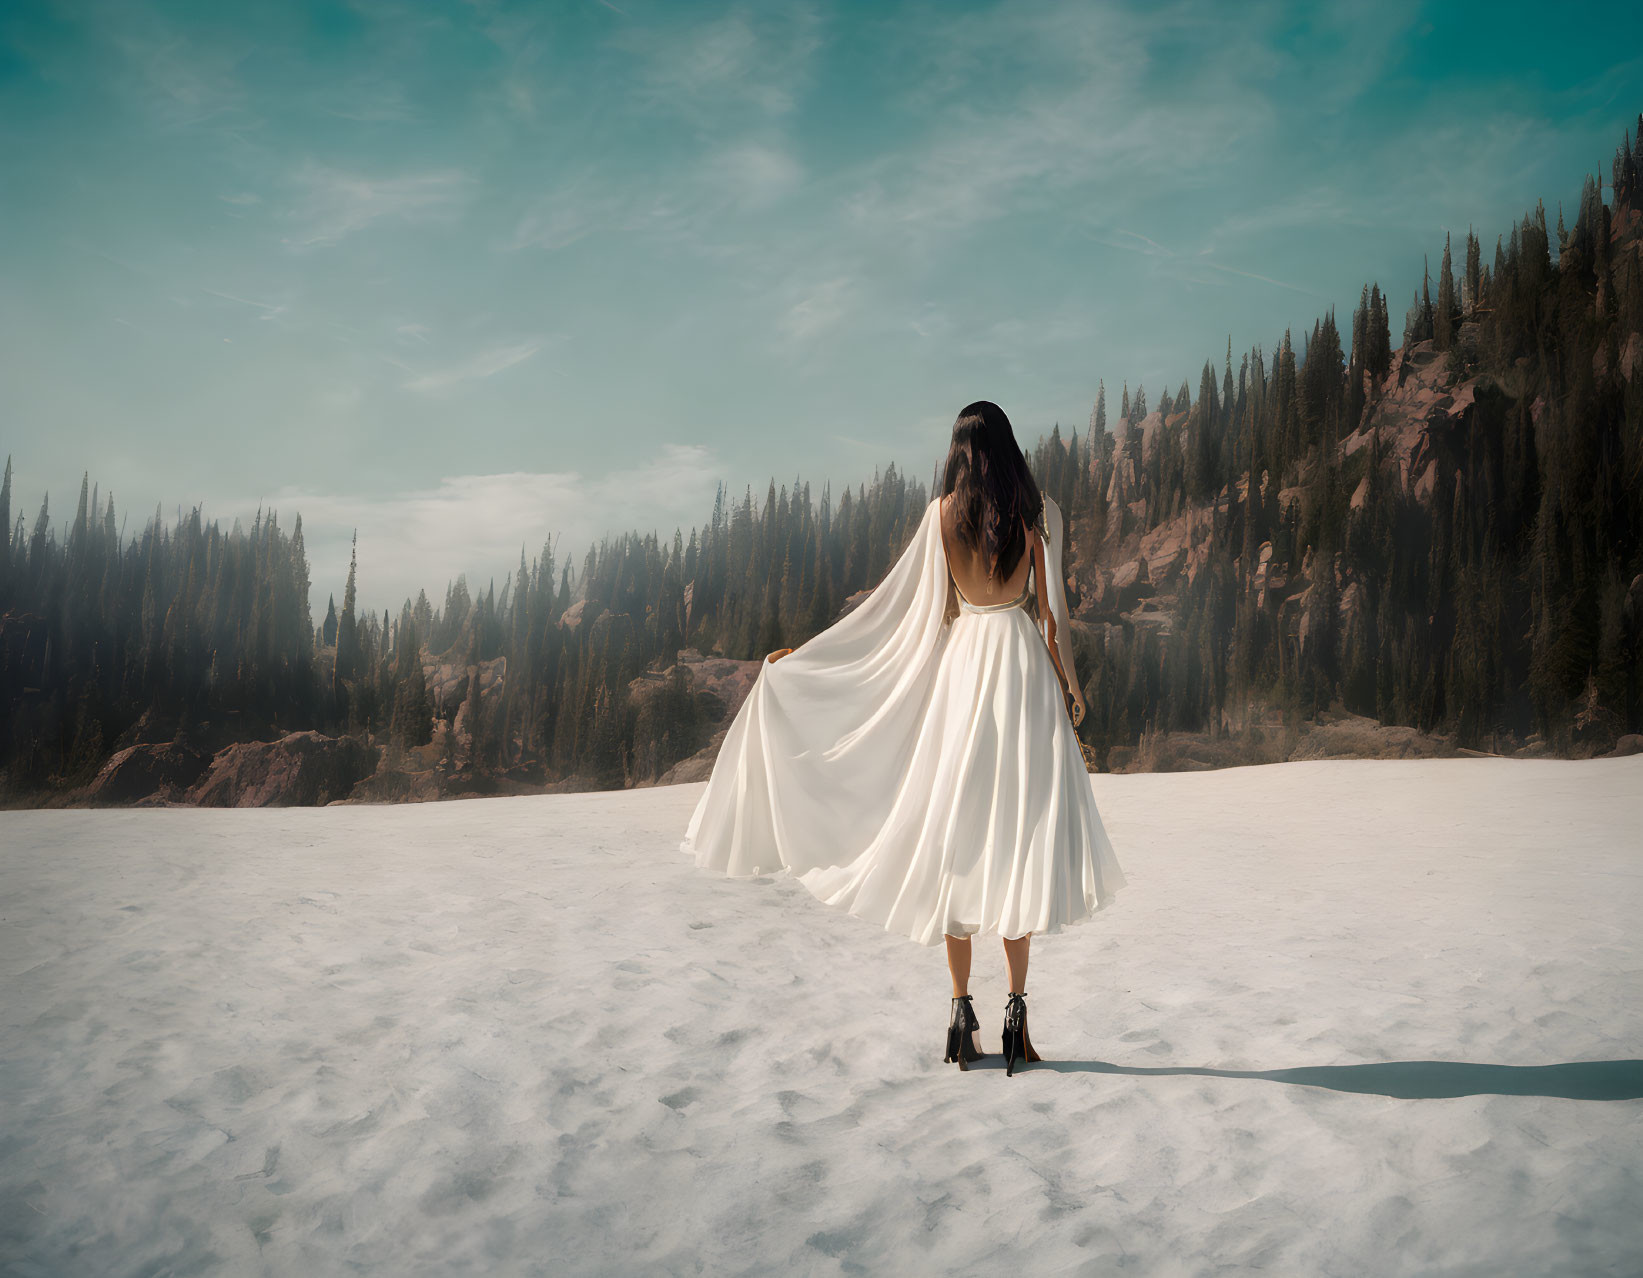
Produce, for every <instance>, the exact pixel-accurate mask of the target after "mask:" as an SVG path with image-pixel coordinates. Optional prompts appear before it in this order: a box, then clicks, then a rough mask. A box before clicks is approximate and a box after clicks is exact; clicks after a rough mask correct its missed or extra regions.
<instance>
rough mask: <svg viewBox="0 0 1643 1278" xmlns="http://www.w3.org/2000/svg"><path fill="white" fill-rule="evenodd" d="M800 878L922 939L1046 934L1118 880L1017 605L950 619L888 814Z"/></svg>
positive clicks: (1053, 692) (1047, 673) (1046, 672)
mask: <svg viewBox="0 0 1643 1278" xmlns="http://www.w3.org/2000/svg"><path fill="white" fill-rule="evenodd" d="M799 881H800V882H802V883H803V884H804V885H805V887H806V888H808V889H809V890H810V891H811V892H812V893H814V894H815V895H816V896H817V897H818V898H819V899H820V900H822V901H824V902H826V903H827V904H829V905H834V906H839V907H841V908H843V909H845V910H847V911H849V912H850V913H851V914H854V915H856V916H857V917H858V918H862V919H867V920H870V921H871V922H874V923H877V924H879V925H880V926H882V927H884V928H886V929H888V930H890V931H895V932H900V933H903V934H905V935H907V936H909V937H911V938H912V939H913V940H914V941H917V942H919V943H921V944H924V945H938V944H940V943H941V942H942V937H943V935H944V934H945V935H951V936H968V935H972V934H975V933H978V932H979V933H987V932H996V933H998V934H999V935H1000V936H1004V937H1010V938H1016V937H1020V936H1023V935H1025V934H1027V933H1029V932H1038V933H1055V932H1059V931H1060V930H1061V929H1062V928H1063V927H1064V926H1066V925H1067V924H1069V923H1075V922H1078V921H1080V920H1082V919H1085V918H1088V917H1089V916H1090V915H1092V914H1094V913H1095V912H1096V911H1098V910H1100V909H1101V908H1102V907H1104V906H1105V905H1107V904H1108V903H1109V902H1110V901H1111V900H1112V897H1113V893H1115V892H1116V891H1117V890H1118V889H1119V888H1120V887H1122V886H1123V885H1124V882H1125V879H1124V873H1123V871H1122V870H1121V869H1120V868H1119V865H1118V858H1117V856H1116V855H1115V853H1114V851H1113V847H1112V843H1111V841H1110V840H1109V839H1108V838H1107V831H1106V827H1105V826H1104V825H1103V824H1102V821H1101V814H1100V812H1099V811H1098V810H1097V808H1096V804H1095V794H1094V791H1093V790H1092V788H1091V786H1090V779H1089V772H1088V771H1087V770H1086V768H1085V766H1084V759H1083V756H1082V755H1081V754H1080V752H1079V749H1078V737H1077V734H1076V732H1075V731H1074V729H1073V726H1072V722H1071V720H1070V719H1069V718H1068V717H1067V712H1066V710H1065V709H1064V708H1063V705H1062V696H1061V685H1060V681H1059V680H1058V679H1057V677H1056V673H1055V668H1054V666H1053V665H1052V664H1051V662H1050V654H1049V650H1048V649H1047V648H1046V647H1045V646H1044V639H1043V637H1042V636H1041V635H1040V634H1039V632H1038V630H1037V628H1036V627H1035V626H1034V624H1033V620H1032V618H1031V617H1030V616H1029V615H1028V614H1027V613H1026V612H1024V611H1023V610H1022V609H1021V608H1019V607H1012V608H1005V609H1002V610H1000V611H995V612H971V611H968V610H964V611H961V612H960V613H959V614H958V616H956V617H955V618H954V619H953V621H952V623H951V633H950V634H949V635H948V637H947V642H946V644H945V647H944V650H943V652H942V656H941V662H940V666H939V668H938V670H937V673H936V677H935V683H934V687H933V690H932V694H931V699H930V704H929V707H928V710H927V712H926V715H925V718H924V723H923V727H922V729H921V731H920V732H919V735H918V736H917V738H916V739H915V741H914V745H913V752H912V757H911V759H910V760H909V762H908V764H907V774H906V778H905V781H904V784H902V786H901V787H900V789H899V791H898V793H897V797H896V801H895V804H894V806H893V807H892V808H891V811H890V815H889V819H888V820H887V821H886V822H885V823H884V825H883V826H882V827H881V828H880V829H879V831H878V832H877V834H876V835H875V836H874V837H873V838H872V840H871V841H870V842H869V843H868V844H867V845H866V846H865V847H863V848H862V849H861V850H860V852H859V853H858V854H857V855H856V856H855V857H853V858H852V859H850V860H848V861H846V862H844V863H843V864H839V865H831V866H819V867H816V868H813V869H811V870H808V871H807V872H805V873H803V874H801V875H800V876H799Z"/></svg>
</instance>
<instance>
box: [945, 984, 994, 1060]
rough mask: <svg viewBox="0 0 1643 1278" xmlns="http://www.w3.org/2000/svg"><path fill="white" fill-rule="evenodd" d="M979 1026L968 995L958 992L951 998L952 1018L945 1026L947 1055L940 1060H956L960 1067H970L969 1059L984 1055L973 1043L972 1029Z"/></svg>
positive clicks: (979, 1057) (978, 1058) (976, 1058)
mask: <svg viewBox="0 0 1643 1278" xmlns="http://www.w3.org/2000/svg"><path fill="white" fill-rule="evenodd" d="M980 1028H981V1022H980V1021H978V1020H977V1019H976V1011H975V1008H974V1007H972V1006H971V1005H970V996H969V995H968V994H960V995H959V996H958V997H956V998H955V999H953V1019H952V1023H951V1024H949V1025H948V1026H947V1055H946V1056H944V1057H942V1060H943V1061H945V1062H947V1063H948V1064H951V1063H952V1062H954V1061H957V1062H958V1067H959V1068H960V1069H964V1070H967V1069H969V1068H970V1065H969V1062H970V1061H979V1060H980V1059H981V1058H982V1057H983V1056H985V1055H986V1053H985V1052H983V1051H982V1050H981V1049H980V1048H979V1047H977V1046H976V1044H975V1037H974V1031H976V1030H979V1029H980Z"/></svg>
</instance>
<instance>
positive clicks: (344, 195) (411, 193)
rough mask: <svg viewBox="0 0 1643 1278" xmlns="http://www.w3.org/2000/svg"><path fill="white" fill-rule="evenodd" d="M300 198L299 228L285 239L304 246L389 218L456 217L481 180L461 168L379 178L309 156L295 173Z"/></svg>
mask: <svg viewBox="0 0 1643 1278" xmlns="http://www.w3.org/2000/svg"><path fill="white" fill-rule="evenodd" d="M292 183H293V185H295V186H296V187H298V188H299V196H298V200H297V203H296V204H295V205H294V206H293V207H292V208H290V209H288V210H287V211H286V217H287V218H288V219H289V220H291V221H294V222H297V223H299V224H300V225H299V229H298V230H296V231H295V232H293V233H292V234H291V235H287V236H282V237H281V242H282V243H285V244H290V245H293V246H295V247H298V248H309V247H312V246H314V245H332V244H336V243H338V242H339V241H341V240H342V239H343V238H344V237H345V236H348V235H351V234H353V233H354V232H355V231H359V230H363V229H364V228H365V227H367V226H370V225H371V224H372V223H374V222H379V221H382V220H383V219H388V218H391V219H396V220H399V221H403V222H409V223H413V224H421V223H428V222H453V221H455V220H457V219H458V218H459V217H460V216H461V215H462V213H463V211H464V209H465V208H466V206H467V203H468V200H469V198H470V197H471V195H472V194H473V189H474V187H475V185H476V180H475V179H474V178H472V177H470V176H469V175H468V174H466V173H464V172H462V171H461V170H459V169H439V170H435V171H432V172H428V173H408V174H402V175H400V176H397V177H388V178H373V177H366V176H363V175H361V174H358V173H350V172H346V171H344V170H341V169H335V168H330V167H328V166H326V165H322V164H316V163H314V162H313V161H311V160H310V161H308V162H306V163H304V164H303V166H302V167H301V168H300V169H298V171H297V172H296V173H295V174H294V175H293V177H292Z"/></svg>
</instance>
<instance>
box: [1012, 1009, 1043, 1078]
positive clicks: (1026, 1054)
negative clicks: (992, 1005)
mask: <svg viewBox="0 0 1643 1278" xmlns="http://www.w3.org/2000/svg"><path fill="white" fill-rule="evenodd" d="M1038 1059H1039V1055H1038V1053H1037V1052H1035V1051H1033V1041H1032V1039H1030V1038H1028V1037H1027V995H1026V993H1025V992H1023V993H1020V994H1011V995H1010V998H1009V1001H1008V1002H1006V1003H1005V1004H1004V1076H1005V1077H1006V1078H1009V1077H1012V1076H1013V1075H1014V1074H1015V1067H1016V1066H1017V1065H1019V1064H1025V1063H1026V1062H1027V1061H1036V1060H1038Z"/></svg>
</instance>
